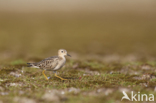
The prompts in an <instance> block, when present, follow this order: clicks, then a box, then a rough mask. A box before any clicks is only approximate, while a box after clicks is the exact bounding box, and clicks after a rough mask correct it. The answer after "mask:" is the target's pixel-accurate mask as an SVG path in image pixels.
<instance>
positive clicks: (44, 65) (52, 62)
mask: <svg viewBox="0 0 156 103" xmlns="http://www.w3.org/2000/svg"><path fill="white" fill-rule="evenodd" d="M58 60H59V57H58V56H52V57H49V58H46V59H44V60H42V61H40V62H37V63H27V64H28V65H29V67H33V68H41V69H46V70H53V69H54V68H55V67H56V66H57V65H58Z"/></svg>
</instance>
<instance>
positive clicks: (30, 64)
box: [27, 63, 39, 68]
mask: <svg viewBox="0 0 156 103" xmlns="http://www.w3.org/2000/svg"><path fill="white" fill-rule="evenodd" d="M27 64H28V66H27V67H32V68H39V67H38V66H36V63H27Z"/></svg>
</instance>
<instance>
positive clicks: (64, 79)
mask: <svg viewBox="0 0 156 103" xmlns="http://www.w3.org/2000/svg"><path fill="white" fill-rule="evenodd" d="M55 77H57V78H60V79H61V80H67V79H64V78H62V77H60V76H58V75H57V74H56V73H55Z"/></svg>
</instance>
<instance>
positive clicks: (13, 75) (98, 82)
mask: <svg viewBox="0 0 156 103" xmlns="http://www.w3.org/2000/svg"><path fill="white" fill-rule="evenodd" d="M14 63H15V64H14ZM18 63H19V64H18ZM74 65H75V66H74ZM155 66H156V63H154V64H153V63H152V65H151V64H148V63H145V62H139V63H135V64H131V63H118V64H117V63H102V62H97V61H90V60H88V61H74V62H73V61H70V60H69V61H67V63H66V66H65V67H64V68H62V69H61V70H60V71H58V75H59V76H61V77H64V78H68V79H69V80H66V81H62V80H60V79H59V78H56V77H54V74H53V73H52V72H49V71H46V72H45V73H46V75H47V76H49V77H51V78H50V79H49V80H48V81H47V80H46V79H45V78H44V76H43V75H42V70H40V69H36V68H28V67H26V62H25V61H22V62H21V61H20V60H18V61H14V62H11V63H10V64H8V65H5V66H2V67H1V69H0V70H1V71H0V85H1V86H0V89H1V92H0V95H1V97H0V100H1V101H3V102H8V103H9V102H15V103H16V102H21V101H22V102H23V101H24V100H25V99H26V100H27V99H28V100H30V101H31V102H32V101H33V102H34V103H35V102H37V103H43V102H44V103H49V102H51V101H53V102H64V103H66V102H67V103H72V102H76V103H81V102H91V103H94V102H104V101H105V102H107V103H113V102H120V100H121V98H122V96H123V94H122V91H123V90H125V91H128V92H129V93H130V91H135V92H136V93H137V92H138V91H140V92H141V93H146V94H148V93H150V94H152V93H153V94H154V95H156V93H155V91H154V90H155V85H156V74H155V73H154V72H153V70H155V69H156V67H155ZM127 68H128V69H127ZM146 68H147V69H146ZM124 70H127V71H131V74H129V73H125V72H123V71H124ZM133 72H134V73H133ZM49 91H51V92H52V93H54V94H55V95H56V96H57V97H54V98H58V99H56V100H55V99H49V98H51V97H49V98H48V97H46V96H45V95H47V94H46V93H51V92H49ZM48 95H50V96H53V95H52V94H48ZM23 98H25V99H23ZM123 102H128V101H126V100H123Z"/></svg>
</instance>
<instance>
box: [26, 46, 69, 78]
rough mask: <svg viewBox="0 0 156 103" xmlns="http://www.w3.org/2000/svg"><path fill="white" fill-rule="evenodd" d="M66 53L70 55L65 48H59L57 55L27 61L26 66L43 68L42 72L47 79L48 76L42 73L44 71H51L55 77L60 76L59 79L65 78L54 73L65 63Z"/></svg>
mask: <svg viewBox="0 0 156 103" xmlns="http://www.w3.org/2000/svg"><path fill="white" fill-rule="evenodd" d="M66 55H67V56H70V55H69V54H68V53H67V51H66V50H65V49H59V50H58V56H52V57H49V58H46V59H44V60H42V61H40V62H37V63H27V64H28V67H32V68H40V69H43V71H42V73H43V75H44V76H45V78H46V79H47V80H48V78H47V76H46V75H45V73H44V72H45V71H53V72H54V73H55V76H56V77H58V78H60V79H61V80H67V79H64V78H62V77H60V76H58V75H57V74H56V71H57V70H59V69H61V68H62V67H63V66H64V64H65V63H66V58H65V56H66ZM70 57H71V56H70Z"/></svg>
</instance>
